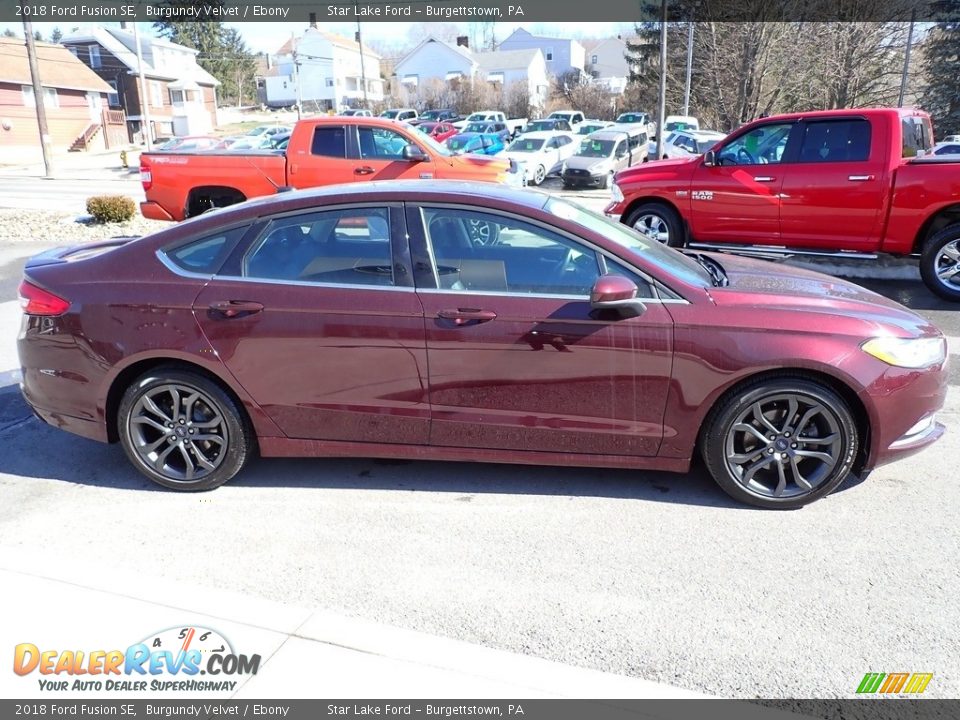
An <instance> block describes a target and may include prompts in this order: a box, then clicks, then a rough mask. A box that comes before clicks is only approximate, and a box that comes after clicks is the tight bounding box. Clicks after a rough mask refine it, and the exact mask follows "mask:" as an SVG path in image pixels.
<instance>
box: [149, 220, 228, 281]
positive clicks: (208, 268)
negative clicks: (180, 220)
mask: <svg viewBox="0 0 960 720" xmlns="http://www.w3.org/2000/svg"><path fill="white" fill-rule="evenodd" d="M246 231H247V228H246V227H240V228H234V229H233V230H228V231H227V232H225V233H218V234H217V235H211V236H209V237H204V238H200V239H199V240H194V241H193V242H189V243H187V244H186V245H181V246H179V247H177V248H173V249H171V250H166V251H164V254H165V255H166V256H167V257H168V258H169V259H170V261H171V262H172V263H173V264H174V265H176V266H177V267H178V268H180V269H181V270H186V271H187V272H194V273H203V274H205V275H206V274H210V275H212V274H214V273H215V272H217V270H219V269H220V266H221V265H223V261H224V260H226V259H227V256H228V255H229V254H230V251H231V250H232V249H233V247H234V245H235V244H236V242H237V241H238V240H240V238H241V237H243V234H244V233H245V232H246Z"/></svg>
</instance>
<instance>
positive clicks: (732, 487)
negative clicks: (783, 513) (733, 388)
mask: <svg viewBox="0 0 960 720" xmlns="http://www.w3.org/2000/svg"><path fill="white" fill-rule="evenodd" d="M858 447H859V436H858V433H857V427H856V423H855V422H854V419H853V415H852V414H851V412H850V408H849V406H848V405H847V403H846V402H845V401H844V400H843V398H841V397H840V396H839V395H837V393H835V392H834V391H833V390H831V389H830V388H828V387H826V386H824V385H821V384H820V383H817V382H813V381H811V380H804V379H800V378H782V379H772V380H761V381H759V382H756V383H753V384H752V385H747V386H745V387H743V388H742V389H741V391H740V392H736V393H732V394H730V395H729V396H727V397H726V398H725V399H723V400H722V401H721V402H720V404H719V405H717V407H716V408H714V410H713V411H712V412H711V413H710V416H709V417H708V418H707V421H706V423H705V426H704V432H703V434H702V437H701V442H700V451H701V454H702V455H703V459H704V461H705V463H706V465H707V469H708V470H709V471H710V474H711V475H712V476H713V478H714V480H716V482H717V484H718V485H719V486H720V487H721V488H723V490H724V491H725V492H726V493H727V494H728V495H730V496H731V497H733V498H734V499H736V500H739V501H741V502H744V503H747V504H749V505H755V506H757V507H762V508H779V509H795V508H799V507H803V506H804V505H808V504H810V503H812V502H814V501H815V500H819V499H820V498H822V497H824V496H825V495H828V494H829V493H830V492H832V491H833V490H834V489H835V488H837V486H839V485H840V484H841V483H842V482H843V481H844V480H845V479H846V478H847V476H848V475H849V474H850V470H851V468H852V467H853V462H854V459H855V458H856V456H857V449H858Z"/></svg>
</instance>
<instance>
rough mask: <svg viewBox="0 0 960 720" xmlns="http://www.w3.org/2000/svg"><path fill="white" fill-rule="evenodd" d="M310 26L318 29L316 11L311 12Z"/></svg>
mask: <svg viewBox="0 0 960 720" xmlns="http://www.w3.org/2000/svg"><path fill="white" fill-rule="evenodd" d="M310 27H312V28H313V29H314V30H316V29H317V14H316V13H315V12H313V13H310Z"/></svg>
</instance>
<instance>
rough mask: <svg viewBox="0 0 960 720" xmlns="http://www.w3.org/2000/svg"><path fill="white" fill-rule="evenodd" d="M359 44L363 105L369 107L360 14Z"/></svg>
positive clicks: (355, 1)
mask: <svg viewBox="0 0 960 720" xmlns="http://www.w3.org/2000/svg"><path fill="white" fill-rule="evenodd" d="M353 12H354V13H355V14H356V13H357V0H354V3H353ZM357 45H359V46H360V82H361V83H362V84H363V107H364V108H367V109H369V107H370V105H369V104H368V103H367V71H366V67H365V64H364V62H363V38H361V37H360V16H359V14H358V15H357Z"/></svg>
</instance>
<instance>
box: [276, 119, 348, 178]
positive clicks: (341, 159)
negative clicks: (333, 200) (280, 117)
mask: <svg viewBox="0 0 960 720" xmlns="http://www.w3.org/2000/svg"><path fill="white" fill-rule="evenodd" d="M352 130H353V128H352V126H350V125H345V124H344V125H327V124H323V125H316V126H315V127H314V128H313V130H312V132H311V131H309V130H308V131H307V132H306V133H304V135H305V136H306V137H304V136H303V135H299V134H298V133H296V132H294V138H295V141H294V143H292V144H291V145H290V146H289V147H288V149H287V180H288V183H289V184H290V185H291V186H292V187H295V188H308V187H319V186H321V185H336V184H339V183H348V182H353V181H354V180H356V179H357V178H356V177H355V176H354V172H353V169H354V162H353V160H352V159H350V157H349V152H348V149H349V147H350V145H351V143H350V135H351V134H352Z"/></svg>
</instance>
